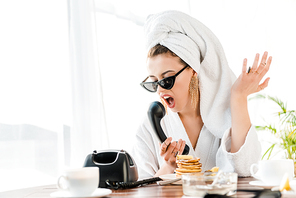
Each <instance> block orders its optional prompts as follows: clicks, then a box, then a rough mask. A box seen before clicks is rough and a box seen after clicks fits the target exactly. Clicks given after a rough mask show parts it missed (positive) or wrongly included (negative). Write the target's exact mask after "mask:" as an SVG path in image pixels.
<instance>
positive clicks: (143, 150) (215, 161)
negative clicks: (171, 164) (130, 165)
mask: <svg viewBox="0 0 296 198" xmlns="http://www.w3.org/2000/svg"><path fill="white" fill-rule="evenodd" d="M161 125H162V129H163V131H164V133H165V134H166V136H167V137H172V138H173V140H174V141H177V140H178V139H180V138H181V139H183V140H185V141H186V144H187V145H188V146H189V148H190V151H189V155H192V156H193V157H198V158H200V162H201V163H202V170H203V171H205V170H209V169H211V168H212V167H214V166H218V167H219V168H220V169H221V170H223V171H227V172H236V173H238V175H239V176H242V177H245V176H250V170H249V169H250V166H251V164H253V163H256V162H258V160H259V159H260V156H261V145H260V142H259V141H258V137H257V132H256V130H255V128H254V126H252V127H251V128H250V130H249V132H248V134H247V137H246V140H245V143H244V145H242V147H241V148H240V150H239V151H238V152H236V153H230V152H229V151H230V145H231V139H230V129H228V130H226V131H225V133H224V135H223V137H222V139H220V138H217V137H215V136H214V135H213V134H212V133H211V132H210V131H209V130H208V129H207V128H206V127H205V126H203V128H202V129H201V132H200V135H199V139H198V142H197V144H196V148H195V149H193V147H192V145H191V143H190V141H189V138H188V136H187V133H186V131H185V128H184V126H183V124H182V121H181V119H180V117H179V115H178V113H174V112H172V111H170V110H168V114H167V115H165V117H164V118H163V119H162V120H161ZM159 142H160V141H159V139H158V137H157V135H156V134H155V132H154V131H153V129H152V127H151V125H150V123H149V120H148V117H147V118H145V119H144V122H143V123H142V124H141V125H140V127H139V129H138V132H137V135H136V143H135V145H134V147H133V150H132V156H133V158H134V160H135V161H136V165H137V167H138V172H139V178H140V179H142V178H147V177H152V176H154V174H155V173H156V172H157V171H158V170H159V168H160V166H162V164H163V163H164V159H163V158H162V157H161V156H160V155H159V153H160V147H159Z"/></svg>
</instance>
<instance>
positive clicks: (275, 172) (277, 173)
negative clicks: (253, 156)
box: [250, 159, 294, 186]
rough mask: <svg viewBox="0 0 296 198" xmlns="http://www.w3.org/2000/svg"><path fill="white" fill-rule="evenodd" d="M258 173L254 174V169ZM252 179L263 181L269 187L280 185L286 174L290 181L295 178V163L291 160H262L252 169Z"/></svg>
mask: <svg viewBox="0 0 296 198" xmlns="http://www.w3.org/2000/svg"><path fill="white" fill-rule="evenodd" d="M255 167H257V169H258V171H257V172H256V174H255V173H254V168H255ZM250 172H251V175H252V177H254V178H256V179H259V180H261V181H262V182H264V183H265V184H268V185H274V186H276V185H280V183H281V180H282V178H283V176H284V175H285V173H287V174H288V176H289V179H290V181H292V179H293V176H294V162H293V160H291V159H279V160H262V161H259V163H258V164H252V165H251V167H250Z"/></svg>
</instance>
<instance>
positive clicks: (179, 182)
mask: <svg viewBox="0 0 296 198" xmlns="http://www.w3.org/2000/svg"><path fill="white" fill-rule="evenodd" d="M159 178H160V179H162V180H163V181H166V180H172V179H176V178H177V177H176V174H166V175H160V176H159ZM172 184H177V185H182V180H179V181H176V182H174V183H172Z"/></svg>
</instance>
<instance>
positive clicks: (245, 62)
mask: <svg viewBox="0 0 296 198" xmlns="http://www.w3.org/2000/svg"><path fill="white" fill-rule="evenodd" d="M247 62H248V61H247V59H246V58H245V59H244V62H243V69H242V73H243V74H245V73H247Z"/></svg>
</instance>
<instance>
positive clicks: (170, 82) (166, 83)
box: [158, 76, 175, 89]
mask: <svg viewBox="0 0 296 198" xmlns="http://www.w3.org/2000/svg"><path fill="white" fill-rule="evenodd" d="M174 83H175V76H170V77H167V78H164V79H162V80H161V81H159V82H158V84H159V85H160V86H161V87H162V88H164V89H171V88H172V87H173V86H174Z"/></svg>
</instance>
